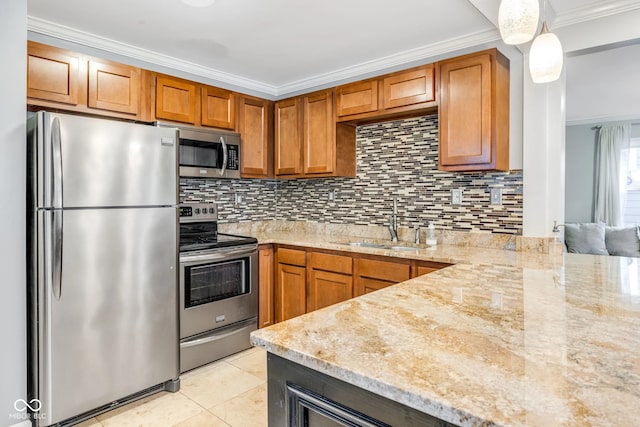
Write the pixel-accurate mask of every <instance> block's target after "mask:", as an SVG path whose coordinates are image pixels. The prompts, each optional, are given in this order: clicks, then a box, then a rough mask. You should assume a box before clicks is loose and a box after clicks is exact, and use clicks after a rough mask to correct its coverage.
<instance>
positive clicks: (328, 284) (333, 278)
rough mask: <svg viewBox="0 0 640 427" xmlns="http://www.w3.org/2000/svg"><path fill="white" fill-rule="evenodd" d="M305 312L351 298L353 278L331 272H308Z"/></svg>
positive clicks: (348, 275)
mask: <svg viewBox="0 0 640 427" xmlns="http://www.w3.org/2000/svg"><path fill="white" fill-rule="evenodd" d="M307 285H308V293H307V311H313V310H318V309H320V308H322V307H327V306H329V305H332V304H336V303H339V302H342V301H346V300H348V299H350V298H352V297H353V276H352V275H350V274H340V273H334V272H331V271H323V270H315V269H310V270H309V278H308V282H307Z"/></svg>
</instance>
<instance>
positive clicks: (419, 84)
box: [336, 64, 437, 123]
mask: <svg viewBox="0 0 640 427" xmlns="http://www.w3.org/2000/svg"><path fill="white" fill-rule="evenodd" d="M435 83H436V72H435V66H434V64H427V65H421V66H419V67H415V68H410V69H408V70H404V71H398V72H395V73H390V74H385V75H383V76H380V77H378V78H375V79H368V80H362V81H359V82H354V83H349V84H346V85H342V86H338V87H337V88H336V94H337V117H338V118H339V121H351V122H355V123H360V122H362V123H368V122H371V121H378V120H384V119H392V118H395V117H406V116H411V115H419V114H426V113H428V112H431V111H435V109H436V107H437V96H436V94H437V91H436V84H435Z"/></svg>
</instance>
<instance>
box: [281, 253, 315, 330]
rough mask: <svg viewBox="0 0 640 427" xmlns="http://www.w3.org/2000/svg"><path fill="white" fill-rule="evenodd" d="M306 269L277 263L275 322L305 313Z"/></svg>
mask: <svg viewBox="0 0 640 427" xmlns="http://www.w3.org/2000/svg"><path fill="white" fill-rule="evenodd" d="M306 272H307V270H306V268H305V267H299V266H295V265H288V264H282V263H278V265H277V267H276V321H278V322H282V321H284V320H288V319H291V318H293V317H296V316H300V315H301V314H304V313H306V281H307V280H306Z"/></svg>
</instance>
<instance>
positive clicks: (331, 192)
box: [329, 190, 336, 202]
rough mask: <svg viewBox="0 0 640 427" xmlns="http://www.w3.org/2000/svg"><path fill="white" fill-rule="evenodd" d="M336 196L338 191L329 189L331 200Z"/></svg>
mask: <svg viewBox="0 0 640 427" xmlns="http://www.w3.org/2000/svg"><path fill="white" fill-rule="evenodd" d="M335 198H336V193H335V192H334V191H333V190H331V191H329V201H330V202H332V201H333V200H334V199H335Z"/></svg>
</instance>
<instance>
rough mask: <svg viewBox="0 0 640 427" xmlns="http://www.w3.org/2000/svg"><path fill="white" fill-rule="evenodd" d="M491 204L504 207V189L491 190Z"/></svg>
mask: <svg viewBox="0 0 640 427" xmlns="http://www.w3.org/2000/svg"><path fill="white" fill-rule="evenodd" d="M489 190H490V191H491V204H492V205H494V206H501V205H502V188H490V189H489Z"/></svg>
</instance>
